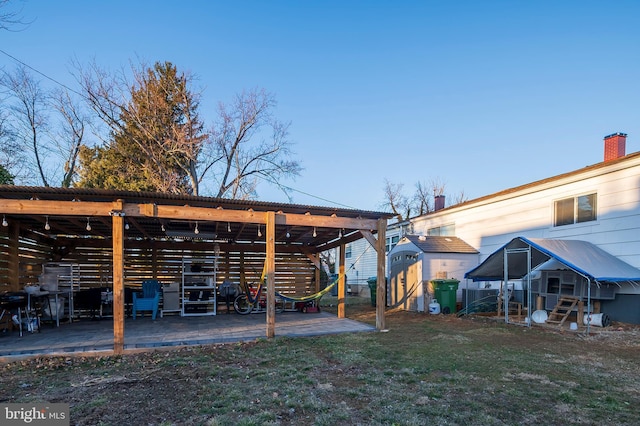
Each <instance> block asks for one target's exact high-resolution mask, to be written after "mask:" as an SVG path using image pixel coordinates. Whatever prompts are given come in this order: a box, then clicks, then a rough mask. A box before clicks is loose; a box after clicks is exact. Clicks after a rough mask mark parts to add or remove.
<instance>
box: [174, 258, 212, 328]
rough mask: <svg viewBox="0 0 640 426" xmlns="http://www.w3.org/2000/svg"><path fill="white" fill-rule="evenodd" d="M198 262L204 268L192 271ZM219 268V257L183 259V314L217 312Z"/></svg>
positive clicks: (210, 313) (194, 314)
mask: <svg viewBox="0 0 640 426" xmlns="http://www.w3.org/2000/svg"><path fill="white" fill-rule="evenodd" d="M196 264H197V265H199V266H200V267H201V268H202V269H203V270H201V271H197V272H193V271H191V268H192V267H193V265H196ZM217 270H218V259H217V258H208V259H183V260H182V311H181V315H182V316H185V317H188V316H205V315H216V314H217V312H216V311H217V300H216V297H217V296H216V293H217V291H216V277H217ZM205 293H207V294H205ZM204 297H206V299H204V300H203V298H204ZM194 299H195V300H194Z"/></svg>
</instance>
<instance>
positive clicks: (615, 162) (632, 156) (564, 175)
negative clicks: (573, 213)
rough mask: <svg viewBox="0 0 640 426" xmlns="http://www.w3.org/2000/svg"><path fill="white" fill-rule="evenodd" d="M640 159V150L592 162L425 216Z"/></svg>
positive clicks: (428, 214) (488, 200)
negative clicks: (615, 157) (607, 159)
mask: <svg viewBox="0 0 640 426" xmlns="http://www.w3.org/2000/svg"><path fill="white" fill-rule="evenodd" d="M637 159H640V152H634V153H631V154H627V155H625V156H623V157H620V158H617V159H615V160H610V161H602V162H599V163H596V164H592V165H590V166H586V167H583V168H581V169H577V170H573V171H570V172H567V173H562V174H559V175H556V176H551V177H548V178H545V179H541V180H537V181H534V182H530V183H527V184H524V185H520V186H515V187H512V188H507V189H505V190H502V191H498V192H494V193H493V194H489V195H484V196H482V197H478V198H474V199H473V200H468V201H465V202H462V203H459V204H454V205H452V206H448V207H445V208H443V209H440V210H437V211H434V212H431V213H427V214H426V215H425V216H430V215H434V214H441V213H443V212H446V211H448V210H451V209H458V208H461V207H462V208H464V207H466V206H469V205H473V204H478V203H483V202H491V200H493V199H496V198H500V197H504V196H510V195H511V194H515V193H518V192H520V191H526V190H530V189H531V190H532V189H534V188H537V187H540V186H542V185H547V184H552V183H553V182H556V181H560V180H563V179H567V178H571V177H575V176H579V175H582V174H584V173H589V172H592V171H597V170H599V169H604V168H607V167H611V166H616V165H622V164H624V163H625V162H628V161H632V160H637Z"/></svg>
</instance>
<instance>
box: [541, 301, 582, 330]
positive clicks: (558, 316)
mask: <svg viewBox="0 0 640 426" xmlns="http://www.w3.org/2000/svg"><path fill="white" fill-rule="evenodd" d="M579 301H580V299H579V298H577V297H570V296H561V297H560V298H559V299H558V303H557V304H556V306H555V308H553V311H551V313H550V314H549V318H548V319H547V323H550V324H558V327H561V326H562V324H563V323H564V322H565V320H566V319H567V318H568V317H569V314H571V312H572V311H573V308H575V307H576V305H577V304H578V302H579Z"/></svg>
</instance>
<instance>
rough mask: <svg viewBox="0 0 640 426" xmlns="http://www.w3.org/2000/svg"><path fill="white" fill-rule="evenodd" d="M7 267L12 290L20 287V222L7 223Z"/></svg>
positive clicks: (17, 289)
mask: <svg viewBox="0 0 640 426" xmlns="http://www.w3.org/2000/svg"><path fill="white" fill-rule="evenodd" d="M12 222H13V221H12ZM8 236H9V253H8V254H9V259H8V260H9V264H8V265H7V266H8V267H9V271H8V278H9V286H10V288H11V290H12V291H19V290H21V289H20V249H19V246H20V244H19V243H20V242H19V239H20V224H18V223H11V222H10V223H9V233H8Z"/></svg>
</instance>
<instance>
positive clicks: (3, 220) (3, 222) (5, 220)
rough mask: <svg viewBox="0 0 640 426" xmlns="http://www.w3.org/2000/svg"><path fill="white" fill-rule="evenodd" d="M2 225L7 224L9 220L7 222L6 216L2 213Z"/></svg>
mask: <svg viewBox="0 0 640 426" xmlns="http://www.w3.org/2000/svg"><path fill="white" fill-rule="evenodd" d="M2 226H9V222H7V216H5V215H2Z"/></svg>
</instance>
